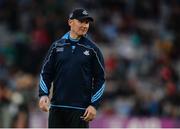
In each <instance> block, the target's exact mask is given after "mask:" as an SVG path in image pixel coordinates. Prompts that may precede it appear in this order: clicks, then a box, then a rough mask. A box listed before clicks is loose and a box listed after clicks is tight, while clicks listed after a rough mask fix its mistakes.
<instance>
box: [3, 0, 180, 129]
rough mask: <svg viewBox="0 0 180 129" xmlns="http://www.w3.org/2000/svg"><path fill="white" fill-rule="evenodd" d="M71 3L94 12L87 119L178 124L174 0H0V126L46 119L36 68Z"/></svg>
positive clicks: (179, 52) (177, 11)
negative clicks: (98, 98)
mask: <svg viewBox="0 0 180 129" xmlns="http://www.w3.org/2000/svg"><path fill="white" fill-rule="evenodd" d="M76 7H83V8H86V9H87V10H88V11H89V13H90V14H91V15H92V16H93V17H94V19H95V22H94V23H93V24H91V27H90V30H89V37H91V38H92V39H93V40H94V41H95V42H96V43H97V45H98V46H99V47H100V48H101V50H102V52H103V55H104V58H105V66H106V89H105V93H104V101H103V103H102V105H101V108H100V109H99V111H98V116H97V118H96V120H94V121H93V122H91V123H90V124H91V127H107V128H108V127H111V128H112V127H118V128H119V127H120V128H125V127H156V128H161V127H162V128H163V127H169V128H175V127H179V128H180V58H179V57H180V43H179V41H180V1H179V0H76V1H73V0H0V127H1V128H4V127H6V128H9V127H18V128H24V127H29V128H33V127H36V128H38V127H42V128H43V127H47V117H48V114H47V113H44V112H42V111H40V110H39V109H38V106H37V105H38V80H39V72H40V68H41V64H42V61H43V59H44V57H45V54H46V52H47V50H48V48H49V46H50V45H51V44H52V42H53V41H55V40H56V39H58V38H60V37H61V36H62V35H63V34H64V33H66V32H67V31H68V30H69V27H68V25H67V20H68V15H69V13H70V12H71V10H72V9H74V8H76Z"/></svg>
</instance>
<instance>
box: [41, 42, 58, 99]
mask: <svg viewBox="0 0 180 129" xmlns="http://www.w3.org/2000/svg"><path fill="white" fill-rule="evenodd" d="M54 50H55V43H53V44H52V45H51V47H50V49H49V50H48V53H47V55H46V57H45V59H44V62H43V65H42V69H41V73H40V79H39V97H41V96H44V95H47V96H48V95H49V89H50V88H51V83H52V81H53V78H54V64H55V63H54V61H55V58H54V55H55V51H54Z"/></svg>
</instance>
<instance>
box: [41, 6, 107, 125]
mask: <svg viewBox="0 0 180 129" xmlns="http://www.w3.org/2000/svg"><path fill="white" fill-rule="evenodd" d="M92 21H93V18H92V17H90V16H89V14H88V12H87V11H86V10H85V9H81V8H78V9H75V10H74V11H73V12H72V13H71V14H70V16H69V20H68V25H69V26H70V31H69V32H68V33H66V34H65V35H64V36H63V37H62V38H61V39H59V40H57V41H55V42H54V43H53V44H52V46H51V48H50V49H49V52H48V54H47V56H46V58H45V60H44V64H43V66H42V71H41V74H40V84H39V96H40V100H39V107H40V109H41V110H43V111H46V112H47V111H48V109H49V108H48V107H49V97H48V96H49V89H50V87H51V83H53V95H52V99H51V104H50V110H49V120H48V127H49V128H56V127H63V128H66V127H68V128H72V127H77V128H78V127H83V128H87V127H89V125H88V123H89V121H92V120H93V119H94V118H95V117H96V110H97V108H98V106H99V103H100V101H101V100H102V94H103V91H104V88H105V79H104V59H103V56H102V54H101V52H100V50H99V48H98V47H97V46H96V45H95V44H94V43H93V42H92V41H91V40H89V39H88V38H87V37H86V33H87V31H88V29H89V23H90V22H92Z"/></svg>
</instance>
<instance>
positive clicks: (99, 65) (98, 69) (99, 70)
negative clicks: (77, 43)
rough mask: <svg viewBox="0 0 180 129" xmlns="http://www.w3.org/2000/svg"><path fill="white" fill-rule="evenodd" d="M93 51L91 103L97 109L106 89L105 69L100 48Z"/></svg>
mask: <svg viewBox="0 0 180 129" xmlns="http://www.w3.org/2000/svg"><path fill="white" fill-rule="evenodd" d="M93 51H94V54H95V55H94V58H93V92H92V98H91V105H92V106H94V107H95V108H96V109H97V108H98V107H99V104H100V102H101V100H102V95H103V92H104V89H105V77H104V76H105V73H104V72H105V71H104V59H103V56H102V53H101V52H100V50H99V49H98V48H96V49H94V50H93Z"/></svg>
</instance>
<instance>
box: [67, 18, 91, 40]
mask: <svg viewBox="0 0 180 129" xmlns="http://www.w3.org/2000/svg"><path fill="white" fill-rule="evenodd" d="M68 23H69V26H70V28H71V32H72V33H74V34H75V35H76V36H78V37H79V36H82V35H85V34H86V33H87V31H88V29H89V21H88V20H87V19H83V20H76V19H72V20H69V21H68Z"/></svg>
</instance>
